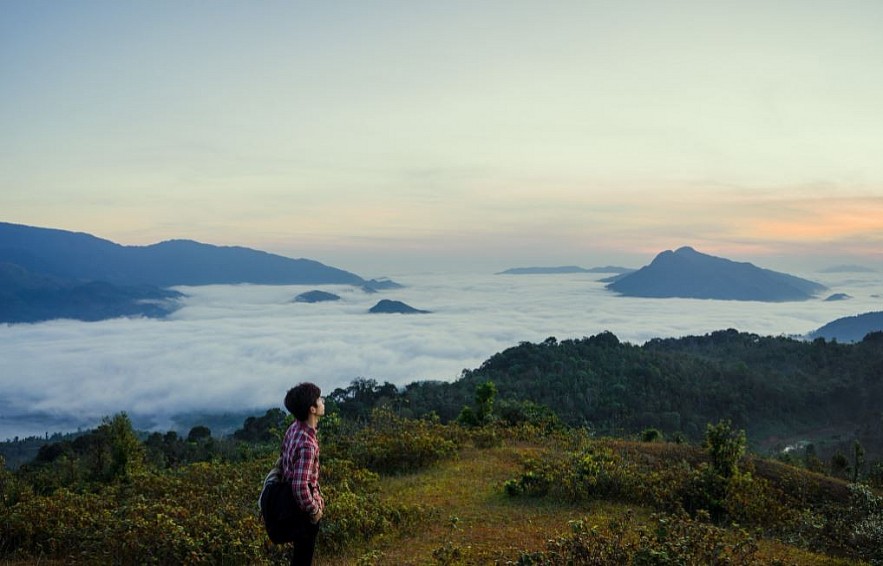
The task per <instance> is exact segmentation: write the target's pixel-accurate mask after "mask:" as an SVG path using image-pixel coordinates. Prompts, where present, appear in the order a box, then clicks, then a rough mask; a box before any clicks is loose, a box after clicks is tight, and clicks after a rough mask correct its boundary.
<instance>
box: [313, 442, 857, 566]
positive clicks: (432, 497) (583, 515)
mask: <svg viewBox="0 0 883 566" xmlns="http://www.w3.org/2000/svg"><path fill="white" fill-rule="evenodd" d="M640 445H641V443H629V446H628V447H626V446H622V447H620V448H626V449H627V450H634V451H640V450H641V446H640ZM643 447H645V448H647V449H648V450H649V453H648V454H646V456H648V457H650V458H654V457H660V456H670V455H669V454H664V455H663V454H657V453H656V452H658V451H659V450H661V449H660V448H659V447H658V446H656V445H647V444H644V445H643ZM667 450H672V448H671V445H669V447H668V448H667ZM678 450H680V448H678ZM541 451H542V449H541V448H540V447H536V446H525V445H518V446H504V447H499V448H492V449H478V448H466V449H464V450H462V451H461V452H460V455H459V458H458V459H456V460H451V461H447V462H443V463H441V464H439V465H437V466H435V467H433V468H431V469H429V470H424V471H422V472H420V473H416V474H408V475H403V476H395V477H386V478H383V480H382V485H381V492H382V493H383V497H384V498H387V499H388V500H395V501H399V502H401V503H405V504H409V505H413V504H420V505H425V506H427V507H429V508H431V509H432V510H433V512H432V514H431V516H430V517H429V518H428V519H427V520H426V521H425V523H424V524H422V525H421V526H420V528H419V529H416V530H414V531H413V532H408V533H401V534H398V535H397V536H395V537H388V538H386V539H381V540H378V541H375V543H374V544H373V545H372V546H371V547H370V548H359V549H352V550H351V551H350V552H349V553H348V554H347V555H345V556H337V557H333V558H325V557H318V558H317V561H316V562H317V564H319V565H320V566H341V565H346V564H356V563H357V562H358V561H359V559H360V558H362V559H363V563H365V564H383V565H385V564H390V565H402V566H408V565H412V566H424V565H438V564H443V563H445V562H443V561H442V560H441V559H440V557H441V556H442V555H445V556H447V557H451V556H452V555H453V554H454V553H455V552H456V553H459V561H452V562H451V563H456V564H505V563H506V562H507V561H509V560H515V559H517V557H518V556H519V554H520V553H521V552H522V551H535V550H543V549H544V548H545V545H546V541H548V540H549V539H551V538H555V537H557V536H560V535H562V534H565V533H567V532H568V531H569V526H568V521H571V520H576V519H585V520H586V521H589V522H591V523H592V524H601V525H603V524H606V523H607V522H608V521H609V520H610V519H611V518H615V517H622V516H623V514H624V513H625V511H626V509H632V512H633V520H634V521H636V523H645V522H646V521H647V520H648V518H649V515H650V513H651V510H650V509H649V508H637V509H636V508H635V507H634V506H630V505H625V504H619V503H613V502H608V501H597V502H590V503H585V502H583V503H579V504H577V503H573V504H563V503H561V502H560V501H555V500H553V499H551V498H524V497H522V498H510V497H508V496H506V495H505V494H504V492H503V483H504V482H505V481H506V480H508V479H511V478H513V477H516V476H518V475H519V473H520V472H521V471H522V466H521V463H522V461H523V458H524V457H525V456H536V455H538V454H539V453H540V452H541ZM685 452H690V451H689V450H685ZM682 456H687V454H683V455H682ZM685 459H686V458H685ZM369 557H370V559H369ZM758 558H760V559H761V561H762V562H769V563H772V562H773V561H774V560H776V559H778V560H781V561H782V563H784V564H801V565H804V564H805V565H810V566H811V565H820V566H821V565H823V564H824V565H831V564H834V565H842V566H847V565H853V564H859V562H854V561H851V560H836V559H832V558H831V557H829V556H823V555H817V554H813V553H810V552H806V551H803V550H800V549H797V548H794V547H791V546H787V545H785V544H783V543H781V542H778V541H774V540H761V541H759V553H758Z"/></svg>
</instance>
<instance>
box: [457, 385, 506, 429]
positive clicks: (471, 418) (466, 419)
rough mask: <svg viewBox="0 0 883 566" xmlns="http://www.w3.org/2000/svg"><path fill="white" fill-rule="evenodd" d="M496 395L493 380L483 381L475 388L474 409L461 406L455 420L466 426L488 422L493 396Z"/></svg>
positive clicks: (491, 415) (492, 406) (492, 405)
mask: <svg viewBox="0 0 883 566" xmlns="http://www.w3.org/2000/svg"><path fill="white" fill-rule="evenodd" d="M496 396H497V386H496V385H494V382H493V381H485V382H484V383H482V384H480V385H478V386H476V388H475V409H473V408H472V407H463V410H462V411H460V416H458V417H457V420H458V421H459V422H460V423H461V424H464V425H467V426H481V425H485V424H488V423H489V422H491V420H492V419H493V414H494V397H496Z"/></svg>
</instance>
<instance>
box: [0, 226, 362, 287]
mask: <svg viewBox="0 0 883 566" xmlns="http://www.w3.org/2000/svg"><path fill="white" fill-rule="evenodd" d="M0 261H2V262H8V263H13V264H17V265H20V266H22V267H24V268H25V269H27V270H29V271H31V272H34V273H40V274H47V275H54V276H59V277H66V278H72V279H79V280H86V281H105V282H108V283H113V284H116V285H156V286H160V287H166V286H172V285H208V284H235V283H256V284H268V285H279V284H283V285H292V284H322V283H334V284H352V285H361V284H363V283H364V282H365V281H364V280H363V279H362V278H361V277H359V276H358V275H355V274H353V273H350V272H348V271H343V270H341V269H337V268H334V267H329V266H327V265H324V264H322V263H319V262H318V261H314V260H309V259H291V258H288V257H283V256H280V255H275V254H270V253H267V252H262V251H258V250H253V249H249V248H244V247H226V246H213V245H210V244H203V243H199V242H194V241H190V240H169V241H166V242H161V243H158V244H153V245H150V246H122V245H119V244H116V243H114V242H111V241H109V240H103V239H101V238H97V237H95V236H92V235H90V234H84V233H78V232H68V231H65V230H55V229H49V228H36V227H32V226H24V225H21V224H10V223H6V222H0Z"/></svg>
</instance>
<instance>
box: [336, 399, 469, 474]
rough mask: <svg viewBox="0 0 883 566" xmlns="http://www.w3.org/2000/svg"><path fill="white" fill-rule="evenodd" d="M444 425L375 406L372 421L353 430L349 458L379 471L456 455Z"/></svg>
mask: <svg viewBox="0 0 883 566" xmlns="http://www.w3.org/2000/svg"><path fill="white" fill-rule="evenodd" d="M448 436H449V435H448V434H447V433H446V431H445V427H443V426H442V425H441V424H439V423H437V422H433V421H429V420H415V419H404V418H401V417H399V416H397V415H396V414H395V413H393V412H392V411H390V410H389V409H384V408H379V409H374V411H373V412H372V415H371V424H370V425H369V426H367V427H365V428H363V429H362V430H360V431H359V432H357V433H356V435H355V438H354V439H353V443H352V446H351V448H350V454H351V457H352V460H353V461H354V462H355V463H356V464H357V465H359V466H363V467H365V468H368V469H370V470H373V471H375V472H378V473H385V474H398V473H405V472H413V471H416V470H419V469H422V468H425V467H427V466H429V465H431V464H434V463H436V462H438V461H440V460H444V459H447V458H451V457H453V456H454V455H456V452H457V444H456V443H455V442H454V441H453V440H449V438H448Z"/></svg>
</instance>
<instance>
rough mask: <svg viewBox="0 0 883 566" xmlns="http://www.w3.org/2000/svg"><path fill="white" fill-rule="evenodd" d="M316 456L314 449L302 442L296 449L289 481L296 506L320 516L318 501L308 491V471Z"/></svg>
mask: <svg viewBox="0 0 883 566" xmlns="http://www.w3.org/2000/svg"><path fill="white" fill-rule="evenodd" d="M316 458H317V453H316V449H315V448H314V447H312V446H310V445H309V444H304V445H303V446H301V447H299V448H298V449H297V454H296V455H295V459H294V460H295V461H294V467H293V468H292V471H293V472H294V477H293V479H292V481H291V490H292V492H293V493H294V500H295V501H297V505H298V507H300V508H301V509H303V510H304V511H306V512H307V513H309V514H310V516H311V517H315V516H316V515H317V514H318V515H319V516H321V512H322V507H321V504H320V502H319V501H318V500H317V499H316V497H315V496H314V495H313V492H312V491H310V473H311V470H313V469H314V467H315V465H316ZM317 520H318V519H317Z"/></svg>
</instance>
